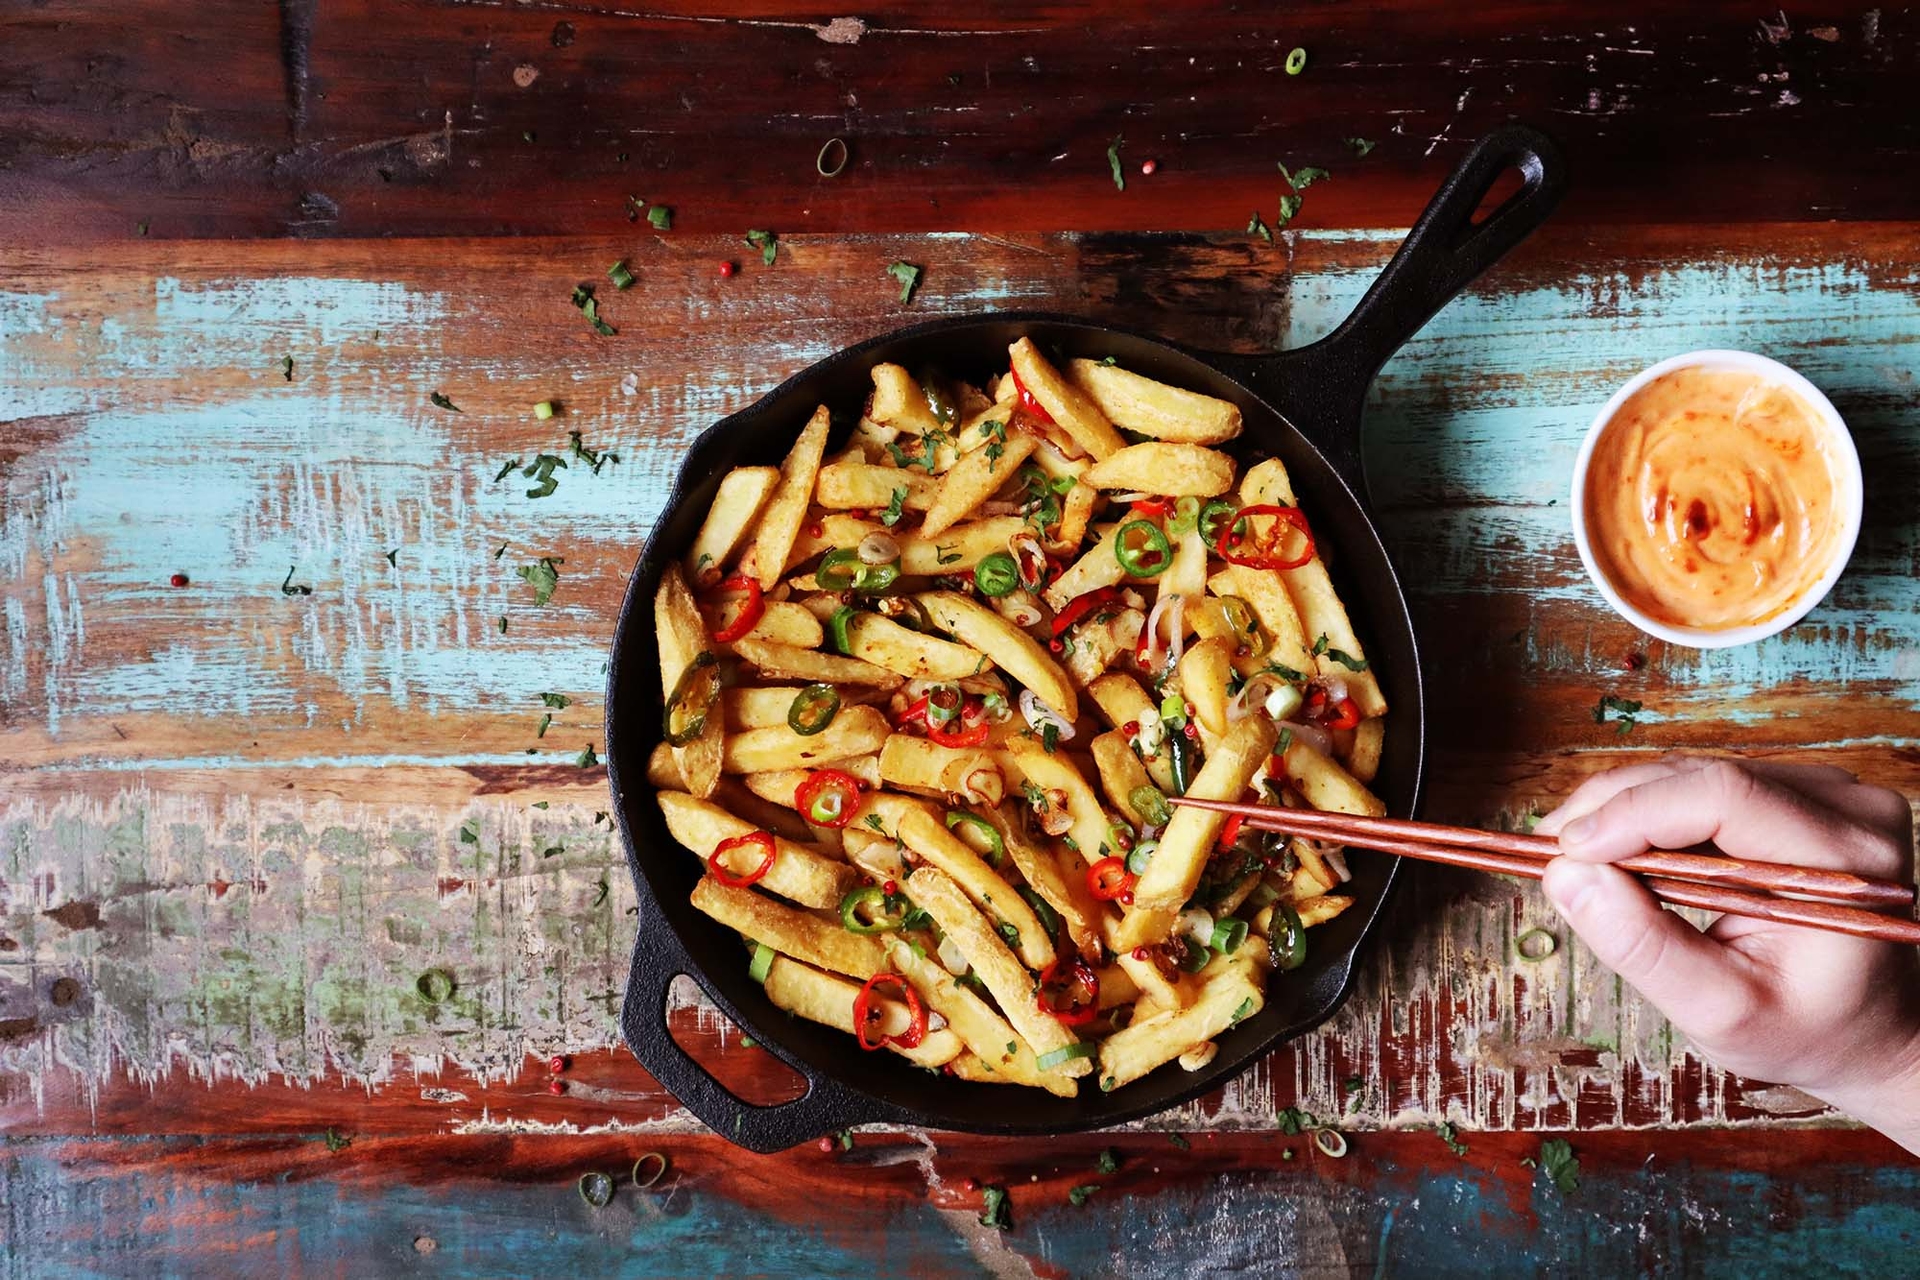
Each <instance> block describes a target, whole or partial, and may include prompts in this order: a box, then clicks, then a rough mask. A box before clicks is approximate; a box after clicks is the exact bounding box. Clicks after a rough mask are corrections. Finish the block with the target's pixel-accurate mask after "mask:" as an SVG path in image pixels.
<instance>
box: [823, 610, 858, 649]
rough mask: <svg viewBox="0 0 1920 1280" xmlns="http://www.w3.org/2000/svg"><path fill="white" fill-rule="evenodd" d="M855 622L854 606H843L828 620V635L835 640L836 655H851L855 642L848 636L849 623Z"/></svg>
mask: <svg viewBox="0 0 1920 1280" xmlns="http://www.w3.org/2000/svg"><path fill="white" fill-rule="evenodd" d="M851 621H853V606H852V605H850V604H843V605H841V606H840V607H839V608H838V609H835V610H834V611H833V616H832V617H831V618H828V619H827V634H828V635H829V636H830V637H832V639H833V651H834V652H835V653H845V654H851V653H852V652H853V641H852V640H851V639H850V638H848V636H847V623H849V622H851Z"/></svg>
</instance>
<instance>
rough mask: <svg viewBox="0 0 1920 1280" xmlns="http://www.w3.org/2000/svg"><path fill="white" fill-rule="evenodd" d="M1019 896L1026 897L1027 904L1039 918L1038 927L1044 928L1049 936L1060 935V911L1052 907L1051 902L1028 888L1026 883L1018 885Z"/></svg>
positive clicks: (1056, 936) (1055, 936)
mask: <svg viewBox="0 0 1920 1280" xmlns="http://www.w3.org/2000/svg"><path fill="white" fill-rule="evenodd" d="M1020 896H1021V897H1022V898H1025V899H1026V901H1027V905H1028V906H1030V907H1032V908H1033V914H1034V915H1035V917H1037V918H1038V919H1039V921H1040V927H1041V928H1042V929H1044V930H1046V934H1047V936H1048V937H1049V938H1058V937H1059V936H1060V913H1059V912H1057V911H1055V910H1054V909H1053V904H1052V903H1050V902H1048V901H1047V900H1046V899H1045V898H1043V897H1041V896H1040V895H1039V894H1037V893H1035V892H1034V891H1033V890H1032V889H1029V888H1028V887H1027V886H1026V885H1021V886H1020Z"/></svg>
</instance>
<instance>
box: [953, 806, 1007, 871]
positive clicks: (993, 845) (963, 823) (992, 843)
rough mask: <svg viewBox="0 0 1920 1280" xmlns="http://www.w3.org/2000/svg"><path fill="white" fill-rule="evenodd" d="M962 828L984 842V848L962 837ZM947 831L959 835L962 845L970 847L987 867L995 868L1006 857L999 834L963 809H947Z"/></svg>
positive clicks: (977, 816)
mask: <svg viewBox="0 0 1920 1280" xmlns="http://www.w3.org/2000/svg"><path fill="white" fill-rule="evenodd" d="M962 827H964V828H966V830H968V831H971V832H973V833H974V834H975V835H977V836H979V837H980V838H981V839H982V840H985V841H986V842H987V843H986V847H985V848H984V849H983V848H981V847H980V845H979V844H978V843H977V842H976V841H973V840H969V839H967V837H966V836H965V835H962V834H961V828H962ZM947 830H949V831H951V832H953V833H954V834H955V835H959V836H960V839H961V841H962V843H964V844H967V845H970V846H972V847H973V848H974V849H975V850H976V851H977V852H978V853H979V854H980V856H981V857H983V858H985V859H986V860H987V862H988V864H989V865H992V866H996V867H997V866H999V865H1000V862H1001V860H1002V859H1003V858H1005V857H1006V856H1007V845H1006V842H1005V841H1004V840H1002V839H1001V838H1000V832H999V831H998V830H997V829H996V828H995V827H994V825H993V824H992V823H991V822H988V821H987V820H986V819H985V818H983V817H981V816H980V815H979V814H976V813H968V812H966V811H965V810H963V809H949V810H947Z"/></svg>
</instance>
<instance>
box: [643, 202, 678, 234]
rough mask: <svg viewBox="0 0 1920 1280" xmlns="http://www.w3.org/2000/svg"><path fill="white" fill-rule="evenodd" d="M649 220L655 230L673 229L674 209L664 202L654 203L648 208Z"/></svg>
mask: <svg viewBox="0 0 1920 1280" xmlns="http://www.w3.org/2000/svg"><path fill="white" fill-rule="evenodd" d="M647 221H648V222H649V223H651V224H652V226H653V229H654V230H655V231H671V230H673V210H672V209H669V208H668V207H667V206H666V205H664V204H657V205H654V206H653V208H651V209H649V210H647Z"/></svg>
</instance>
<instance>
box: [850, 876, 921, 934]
mask: <svg viewBox="0 0 1920 1280" xmlns="http://www.w3.org/2000/svg"><path fill="white" fill-rule="evenodd" d="M902 901H903V902H904V901H905V900H904V899H902ZM863 907H865V908H868V909H870V910H872V911H873V912H874V917H873V918H872V919H870V920H869V919H866V918H864V917H863V916H862V915H861V914H860V910H861V908H863ZM886 907H887V891H886V890H885V889H882V888H881V887H880V886H879V885H877V884H870V885H865V886H863V887H861V888H858V889H855V890H854V891H853V892H851V893H849V894H848V895H847V896H846V897H844V898H842V899H840V923H841V924H842V925H845V926H846V929H847V932H848V933H858V934H875V933H892V932H893V931H894V930H895V929H898V928H899V927H900V926H901V925H903V924H905V923H906V922H907V911H906V908H905V907H904V906H903V907H901V908H900V913H899V914H898V915H892V916H890V915H887V914H886Z"/></svg>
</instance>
